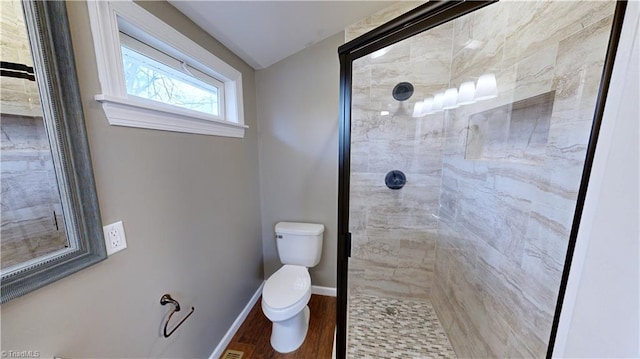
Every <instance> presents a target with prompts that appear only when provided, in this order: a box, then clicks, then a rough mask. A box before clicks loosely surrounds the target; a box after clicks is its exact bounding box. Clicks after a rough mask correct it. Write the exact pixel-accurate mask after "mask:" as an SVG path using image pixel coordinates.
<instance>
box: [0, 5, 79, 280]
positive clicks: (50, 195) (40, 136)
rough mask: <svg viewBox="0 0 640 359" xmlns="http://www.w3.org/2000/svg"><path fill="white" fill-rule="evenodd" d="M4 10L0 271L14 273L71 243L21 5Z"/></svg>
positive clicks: (0, 15)
mask: <svg viewBox="0 0 640 359" xmlns="http://www.w3.org/2000/svg"><path fill="white" fill-rule="evenodd" d="M0 7H1V10H2V11H1V12H0V19H1V26H2V58H1V60H2V80H1V82H0V86H1V88H0V128H1V130H2V131H1V132H2V140H1V143H0V147H1V150H2V153H1V156H0V176H1V178H2V198H1V203H2V227H1V231H0V239H1V240H0V243H1V248H0V253H1V261H0V267H1V271H2V272H11V271H13V270H17V269H19V267H21V266H22V265H24V264H27V263H32V262H33V260H34V259H37V258H40V257H43V256H50V255H55V254H57V252H59V251H60V250H64V249H65V248H67V247H68V246H69V245H68V242H67V237H66V234H65V225H64V218H63V214H62V204H61V200H60V193H59V191H58V183H57V180H56V174H55V171H54V165H53V158H52V154H51V146H50V143H49V139H48V137H47V132H46V129H45V125H44V120H43V111H42V105H41V103H40V95H39V93H38V84H37V83H36V78H35V74H34V69H33V56H32V54H31V50H30V47H29V37H28V34H27V28H26V25H25V21H24V16H23V11H22V4H21V3H20V2H19V1H15V0H13V1H2V2H1V3H0Z"/></svg>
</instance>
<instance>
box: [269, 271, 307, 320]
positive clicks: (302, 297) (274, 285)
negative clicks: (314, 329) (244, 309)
mask: <svg viewBox="0 0 640 359" xmlns="http://www.w3.org/2000/svg"><path fill="white" fill-rule="evenodd" d="M310 298H311V277H310V276H309V271H308V270H307V268H306V267H303V266H297V265H289V264H287V265H284V266H282V268H280V269H278V271H276V272H275V273H274V274H273V275H272V276H271V277H269V279H267V282H266V283H265V285H264V289H263V290H262V309H263V311H264V314H265V315H266V316H267V318H269V319H270V320H271V321H280V320H284V319H288V318H290V317H292V316H294V315H296V314H298V313H299V312H300V311H301V310H302V309H303V308H304V307H305V306H306V305H307V303H308V302H309V299H310Z"/></svg>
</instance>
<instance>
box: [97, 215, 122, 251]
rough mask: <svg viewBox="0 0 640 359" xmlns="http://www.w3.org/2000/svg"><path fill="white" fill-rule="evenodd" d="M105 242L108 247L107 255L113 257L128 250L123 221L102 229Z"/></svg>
mask: <svg viewBox="0 0 640 359" xmlns="http://www.w3.org/2000/svg"><path fill="white" fill-rule="evenodd" d="M102 230H103V231H104V242H105V244H106V245H107V255H112V254H114V253H116V252H119V251H121V250H123V249H125V248H127V239H126V237H125V235H124V226H123V225H122V221H119V222H116V223H111V224H108V225H106V226H104V227H102Z"/></svg>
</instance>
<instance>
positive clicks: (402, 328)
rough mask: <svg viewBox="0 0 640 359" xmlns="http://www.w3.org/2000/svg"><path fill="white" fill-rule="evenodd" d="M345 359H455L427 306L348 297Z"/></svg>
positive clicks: (391, 299)
mask: <svg viewBox="0 0 640 359" xmlns="http://www.w3.org/2000/svg"><path fill="white" fill-rule="evenodd" d="M348 341H349V342H348V345H347V348H348V351H347V354H348V355H347V357H348V358H350V359H351V358H353V359H355V358H403V359H404V358H420V359H422V358H454V359H455V358H456V355H455V353H454V352H453V348H452V347H451V343H449V339H448V338H447V335H446V334H445V332H444V329H443V328H442V325H440V321H438V317H437V316H436V312H435V310H434V309H433V307H432V306H431V304H430V303H429V302H425V301H416V300H405V299H398V298H382V297H373V296H367V295H360V294H357V295H351V296H350V297H349V332H348Z"/></svg>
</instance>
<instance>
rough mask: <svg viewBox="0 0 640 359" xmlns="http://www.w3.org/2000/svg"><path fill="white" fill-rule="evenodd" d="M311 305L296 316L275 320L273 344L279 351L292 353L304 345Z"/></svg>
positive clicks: (272, 336) (272, 333)
mask: <svg viewBox="0 0 640 359" xmlns="http://www.w3.org/2000/svg"><path fill="white" fill-rule="evenodd" d="M309 317H310V311H309V306H305V307H304V309H303V310H301V311H300V313H298V314H296V315H295V316H294V317H292V318H289V319H287V320H283V321H281V322H273V328H272V331H271V346H272V347H273V349H275V350H276V351H277V352H279V353H290V352H292V351H294V350H296V349H298V348H300V346H301V345H302V343H303V342H304V339H305V338H306V336H307V330H308V329H309Z"/></svg>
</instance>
